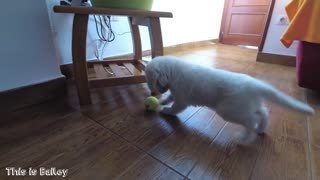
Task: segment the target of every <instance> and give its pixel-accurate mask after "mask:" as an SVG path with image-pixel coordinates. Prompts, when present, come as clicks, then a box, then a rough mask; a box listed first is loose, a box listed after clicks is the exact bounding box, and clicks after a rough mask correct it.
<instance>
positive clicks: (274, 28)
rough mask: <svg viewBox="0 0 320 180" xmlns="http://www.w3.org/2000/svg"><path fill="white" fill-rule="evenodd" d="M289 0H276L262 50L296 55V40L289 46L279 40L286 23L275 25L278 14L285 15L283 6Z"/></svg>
mask: <svg viewBox="0 0 320 180" xmlns="http://www.w3.org/2000/svg"><path fill="white" fill-rule="evenodd" d="M290 1H291V0H276V2H275V6H274V9H273V14H272V17H271V21H270V25H269V29H268V33H267V37H266V41H265V44H264V47H263V50H262V51H263V52H265V53H272V54H281V55H291V56H295V55H296V48H297V42H296V41H295V42H294V43H293V44H292V45H291V46H290V48H286V47H285V46H283V45H282V43H281V42H280V37H281V36H282V34H283V33H284V32H285V30H286V28H287V27H288V26H287V25H277V24H276V23H277V19H278V18H279V16H280V15H286V12H285V9H284V8H285V6H286V5H287V4H288V3H289V2H290Z"/></svg>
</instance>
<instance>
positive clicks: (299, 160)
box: [252, 137, 311, 180]
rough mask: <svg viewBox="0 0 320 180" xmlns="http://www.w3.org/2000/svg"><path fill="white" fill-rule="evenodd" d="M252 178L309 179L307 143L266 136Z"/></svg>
mask: <svg viewBox="0 0 320 180" xmlns="http://www.w3.org/2000/svg"><path fill="white" fill-rule="evenodd" d="M260 149H261V151H260V152H259V156H258V159H257V161H256V166H255V168H254V170H253V174H252V179H268V180H269V179H310V177H311V174H310V172H311V169H310V166H309V163H310V159H309V154H308V145H307V143H305V142H302V141H300V140H297V139H293V138H285V137H278V138H274V137H266V138H265V139H264V140H263V142H262V145H261V148H260Z"/></svg>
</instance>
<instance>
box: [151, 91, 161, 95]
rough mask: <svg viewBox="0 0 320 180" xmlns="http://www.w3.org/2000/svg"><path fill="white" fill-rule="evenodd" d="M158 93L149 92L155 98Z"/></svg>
mask: <svg viewBox="0 0 320 180" xmlns="http://www.w3.org/2000/svg"><path fill="white" fill-rule="evenodd" d="M158 94H159V93H157V92H151V96H157V95H158Z"/></svg>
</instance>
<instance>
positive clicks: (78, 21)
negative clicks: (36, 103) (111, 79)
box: [72, 14, 91, 105]
mask: <svg viewBox="0 0 320 180" xmlns="http://www.w3.org/2000/svg"><path fill="white" fill-rule="evenodd" d="M88 18H89V15H88V14H75V15H74V19H73V29H72V62H73V69H74V78H75V82H76V86H77V91H78V96H79V101H80V105H87V104H91V97H90V90H89V81H88V73H87V61H86V45H87V43H86V39H87V29H88V27H87V26H88Z"/></svg>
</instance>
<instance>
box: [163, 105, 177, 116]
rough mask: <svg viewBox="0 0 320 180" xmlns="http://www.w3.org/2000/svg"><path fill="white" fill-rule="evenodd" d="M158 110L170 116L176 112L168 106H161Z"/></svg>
mask: <svg viewBox="0 0 320 180" xmlns="http://www.w3.org/2000/svg"><path fill="white" fill-rule="evenodd" d="M160 112H161V113H162V114H166V115H170V116H175V115H176V114H175V113H173V112H172V109H171V108H168V107H162V108H161V110H160Z"/></svg>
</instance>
